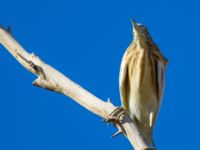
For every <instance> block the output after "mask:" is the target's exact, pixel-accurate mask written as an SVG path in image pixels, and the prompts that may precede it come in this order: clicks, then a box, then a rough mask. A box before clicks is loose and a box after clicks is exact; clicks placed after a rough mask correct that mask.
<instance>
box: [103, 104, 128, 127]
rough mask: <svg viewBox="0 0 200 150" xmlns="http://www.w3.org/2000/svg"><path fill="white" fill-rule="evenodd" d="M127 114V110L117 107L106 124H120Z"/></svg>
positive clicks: (106, 120)
mask: <svg viewBox="0 0 200 150" xmlns="http://www.w3.org/2000/svg"><path fill="white" fill-rule="evenodd" d="M124 114H125V110H124V108H123V107H117V108H116V109H115V110H114V111H113V112H111V113H110V115H109V117H108V118H107V119H105V120H104V121H105V122H108V123H113V124H119V123H120V121H121V120H122V119H121V117H123V116H124Z"/></svg>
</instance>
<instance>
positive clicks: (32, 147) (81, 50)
mask: <svg viewBox="0 0 200 150" xmlns="http://www.w3.org/2000/svg"><path fill="white" fill-rule="evenodd" d="M199 5H200V3H199V2H198V1H197V0H196V1H195V0H190V1H186V0H177V1H174V0H167V1H164V0H163V1H161V0H154V1H149V0H137V1H136V0H126V1H120V0H109V1H108V0H96V1H95V0H84V1H81V0H73V1H72V0H71V1H70V0H68V1H65V0H57V1H53V0H43V1H41V0H29V1H25V0H18V1H14V0H6V1H5V0H4V1H1V6H0V24H2V25H5V26H7V25H12V29H13V35H14V37H15V38H16V39H17V40H18V41H19V42H20V43H21V44H22V45H23V47H24V48H26V49H27V50H28V51H29V52H35V53H36V54H37V55H38V56H40V57H41V58H42V59H43V60H44V61H46V62H47V63H48V64H51V65H52V66H54V67H55V68H57V69H58V70H60V71H61V72H63V73H64V74H65V75H66V76H68V77H69V78H71V79H72V80H74V81H75V82H77V83H79V84H80V85H82V86H83V87H84V88H86V89H88V90H89V91H91V92H92V93H94V94H95V95H96V96H98V97H99V98H101V99H104V100H106V99H107V98H108V97H110V98H111V100H112V102H113V103H114V104H115V105H120V99H119V90H118V89H119V88H118V74H119V66H120V62H121V58H122V55H123V53H124V51H125V49H126V48H127V46H128V45H129V44H130V42H131V40H132V27H131V22H130V18H131V17H133V18H134V19H135V20H136V21H137V22H141V23H143V24H145V25H146V26H148V28H149V30H150V33H151V35H152V36H153V38H154V40H155V42H156V43H157V44H158V45H159V47H160V49H161V51H162V53H163V54H164V55H165V56H166V57H167V58H168V59H169V65H168V69H167V73H166V88H165V96H164V101H163V105H162V108H161V111H160V114H159V117H158V120H157V123H156V128H155V134H154V137H155V143H156V145H157V148H158V150H169V149H171V150H173V149H174V150H177V149H183V150H188V149H190V150H192V149H198V147H199V144H198V143H199V134H200V130H199V126H200V122H199V114H200V109H199V105H200V101H199V83H200V79H199V76H200V71H199V68H200V67H199V64H200V63H199V60H200V58H199V55H200V46H199V35H200V28H199V26H200V17H199V14H200V9H199ZM0 60H1V61H0V68H1V73H0V83H1V86H0V149H1V150H36V149H37V150H44V149H45V150H66V149H77V150H78V149H81V148H82V149H87V150H93V149H96V150H102V149H116V150H117V149H127V150H128V149H131V146H130V144H129V142H128V141H127V140H126V139H125V138H124V137H123V136H119V137H117V138H115V139H111V138H110V137H111V135H112V134H113V133H114V132H115V129H114V128H113V127H112V126H109V127H107V126H106V124H104V123H101V118H99V117H97V116H95V115H93V114H92V113H90V112H88V111H87V110H85V109H84V108H82V107H81V106H79V105H78V104H76V103H75V102H74V101H72V100H71V99H69V98H67V97H65V96H63V95H60V94H57V93H53V92H49V91H47V90H44V89H40V88H37V87H34V86H32V85H31V82H32V81H33V80H34V79H35V76H33V75H32V74H30V73H29V72H28V71H27V70H25V69H24V68H23V67H22V66H20V65H19V64H18V63H17V62H16V61H15V60H14V59H13V58H12V57H11V56H10V55H9V53H8V52H7V51H6V50H5V49H4V48H3V47H2V46H1V47H0Z"/></svg>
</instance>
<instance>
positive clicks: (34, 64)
mask: <svg viewBox="0 0 200 150" xmlns="http://www.w3.org/2000/svg"><path fill="white" fill-rule="evenodd" d="M0 43H1V44H2V45H3V46H4V47H5V48H6V49H7V50H8V52H10V54H11V55H12V56H13V57H14V58H15V59H16V60H17V61H18V62H19V63H20V64H21V65H23V66H24V67H25V68H26V69H27V70H29V71H30V72H32V73H33V74H35V75H36V76H37V77H38V78H37V79H36V80H35V81H34V82H33V85H36V86H39V87H42V88H45V89H48V90H51V91H54V92H58V93H61V94H64V95H66V96H68V97H70V98H71V99H73V100H74V101H76V102H77V103H79V104H80V105H82V106H83V107H85V108H86V109H88V110H89V111H91V112H93V113H94V114H96V115H98V116H100V117H102V118H104V119H108V118H109V115H110V113H111V112H113V111H114V110H115V109H116V106H114V105H113V104H112V103H111V102H109V101H108V102H104V101H103V100H101V99H99V98H97V97H96V96H94V95H93V94H91V93H90V92H88V91H87V90H85V89H84V88H82V87H81V86H79V85H78V84H76V83H74V82H73V81H71V80H70V79H69V78H67V77H66V76H64V75H63V74H61V73H60V72H59V71H57V70H56V69H54V68H53V67H51V66H50V65H48V64H46V63H44V62H43V61H42V60H40V59H39V57H37V56H36V55H34V54H33V53H31V54H29V53H28V52H27V51H26V50H25V49H24V48H23V47H22V46H21V45H20V44H19V43H18V42H17V41H16V40H15V39H14V38H13V37H12V35H11V34H10V33H9V32H7V31H6V30H5V29H4V28H2V27H1V28H0ZM116 127H117V128H118V129H119V130H121V129H122V128H123V130H124V135H125V136H126V137H127V139H128V140H129V141H130V143H131V144H132V146H133V147H134V148H135V149H136V150H147V149H151V148H149V146H148V145H147V143H146V141H145V139H144V137H143V135H142V132H141V131H140V129H139V128H138V126H137V125H136V123H135V122H134V121H133V120H132V119H131V118H130V117H129V116H128V115H127V114H125V116H124V117H123V119H122V121H121V122H119V123H117V124H116Z"/></svg>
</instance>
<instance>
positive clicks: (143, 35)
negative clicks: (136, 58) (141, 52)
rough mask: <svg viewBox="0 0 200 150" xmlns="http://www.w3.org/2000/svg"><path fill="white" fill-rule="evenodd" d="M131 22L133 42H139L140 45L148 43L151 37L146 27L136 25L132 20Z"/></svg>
mask: <svg viewBox="0 0 200 150" xmlns="http://www.w3.org/2000/svg"><path fill="white" fill-rule="evenodd" d="M131 21H132V25H133V35H134V40H137V41H139V43H140V44H142V45H143V44H145V43H146V42H148V41H150V40H151V36H150V34H149V32H148V29H147V27H146V26H144V25H142V24H137V23H136V22H135V21H134V20H133V19H132V20H131Z"/></svg>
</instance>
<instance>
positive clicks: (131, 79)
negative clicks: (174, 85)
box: [119, 19, 168, 146]
mask: <svg viewBox="0 0 200 150" xmlns="http://www.w3.org/2000/svg"><path fill="white" fill-rule="evenodd" d="M131 20H132V26H133V36H134V38H133V40H132V42H131V44H130V45H129V47H128V48H127V49H126V51H125V53H124V55H123V58H122V61H121V66H120V75H119V89H120V97H121V103H122V107H123V108H124V109H125V111H126V112H127V113H128V115H129V116H130V118H131V119H132V120H134V121H135V122H136V123H137V125H138V126H139V127H140V129H141V131H142V133H143V136H144V138H145V139H146V142H147V143H148V144H149V145H151V146H155V145H154V142H153V137H152V136H153V129H154V126H155V122H156V118H157V116H158V113H159V109H160V106H161V102H162V98H163V93H164V80H165V72H166V67H167V64H168V60H167V59H166V58H165V57H164V56H163V55H162V54H161V52H160V50H159V48H158V46H157V45H156V44H155V42H154V41H153V39H152V37H151V35H150V33H149V31H148V29H147V27H146V26H144V25H142V24H137V23H136V22H135V21H134V19H131Z"/></svg>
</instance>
